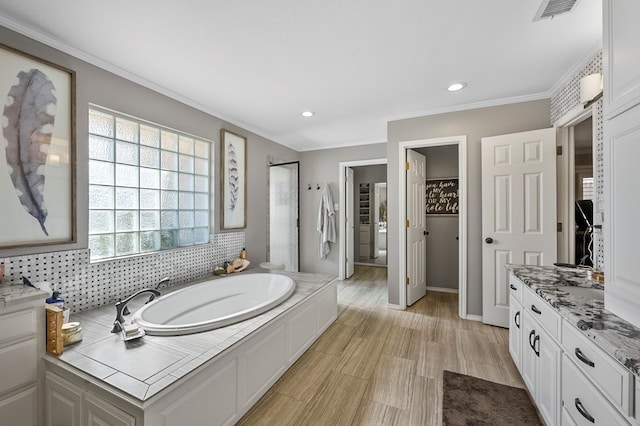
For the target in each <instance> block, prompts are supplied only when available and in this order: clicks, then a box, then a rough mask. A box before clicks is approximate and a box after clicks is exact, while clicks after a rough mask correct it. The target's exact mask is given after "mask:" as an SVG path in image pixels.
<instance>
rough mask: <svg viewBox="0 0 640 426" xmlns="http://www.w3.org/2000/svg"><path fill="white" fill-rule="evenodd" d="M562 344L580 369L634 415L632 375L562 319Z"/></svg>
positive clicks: (612, 399)
mask: <svg viewBox="0 0 640 426" xmlns="http://www.w3.org/2000/svg"><path fill="white" fill-rule="evenodd" d="M562 347H563V349H564V351H565V353H566V355H567V357H569V358H571V360H573V362H575V364H576V365H577V366H578V368H579V369H580V370H581V371H582V372H583V373H584V374H585V375H586V376H587V377H588V378H589V379H591V380H592V381H593V383H595V384H596V385H597V386H598V388H600V390H601V391H602V393H604V394H605V396H606V397H607V398H609V400H610V401H611V403H612V404H613V405H614V406H616V407H618V409H620V410H621V411H622V413H624V414H626V415H628V416H630V415H632V414H633V410H632V407H633V404H632V398H633V392H631V388H632V386H633V377H632V376H631V373H630V372H629V371H628V370H627V369H625V368H624V367H622V366H621V365H620V364H618V362H617V361H616V360H614V359H613V358H611V357H610V356H609V355H608V354H606V353H605V352H604V351H602V350H601V349H600V348H598V347H597V346H596V345H595V343H594V342H592V341H590V340H589V339H588V338H587V337H586V336H584V335H583V334H582V333H580V331H579V330H578V329H577V328H575V327H574V326H573V325H571V324H569V323H568V322H567V321H563V322H562Z"/></svg>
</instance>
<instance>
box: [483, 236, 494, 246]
mask: <svg viewBox="0 0 640 426" xmlns="http://www.w3.org/2000/svg"><path fill="white" fill-rule="evenodd" d="M484 242H485V243H487V244H492V243H493V238H491V237H487V238H485V239H484Z"/></svg>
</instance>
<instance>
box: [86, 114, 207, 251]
mask: <svg viewBox="0 0 640 426" xmlns="http://www.w3.org/2000/svg"><path fill="white" fill-rule="evenodd" d="M210 146H211V143H210V142H209V141H206V140H203V139H198V138H195V137H193V136H191V135H187V134H184V133H180V132H177V131H175V130H171V129H168V128H165V127H162V126H159V125H156V124H152V123H148V122H144V121H142V120H139V119H136V118H132V117H129V116H125V115H122V114H118V113H114V112H111V111H106V110H100V109H96V108H91V109H90V110H89V249H91V260H98V259H105V258H112V257H119V256H127V255H133V254H138V253H146V252H153V251H158V250H165V249H171V248H175V247H183V246H191V245H195V244H205V243H207V242H209V164H210V161H209V155H210V154H209V153H210Z"/></svg>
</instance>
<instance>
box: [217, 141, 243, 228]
mask: <svg viewBox="0 0 640 426" xmlns="http://www.w3.org/2000/svg"><path fill="white" fill-rule="evenodd" d="M220 150H221V151H222V152H221V153H222V155H221V156H220V157H221V159H222V164H221V167H220V169H221V173H222V183H221V185H222V187H221V191H220V192H221V199H222V203H221V204H222V207H221V209H222V215H221V219H220V228H221V229H240V228H245V227H246V226H247V138H245V137H244V136H240V135H238V134H237V133H233V132H230V131H229V130H225V129H222V130H220Z"/></svg>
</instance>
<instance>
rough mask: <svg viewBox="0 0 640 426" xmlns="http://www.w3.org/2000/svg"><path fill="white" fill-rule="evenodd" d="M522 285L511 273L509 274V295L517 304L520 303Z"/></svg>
mask: <svg viewBox="0 0 640 426" xmlns="http://www.w3.org/2000/svg"><path fill="white" fill-rule="evenodd" d="M523 287H524V284H522V281H520V280H519V279H518V278H516V276H515V275H513V273H510V274H509V293H511V296H513V297H515V298H516V300H517V301H518V302H521V303H522V291H523V290H522V289H523Z"/></svg>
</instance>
